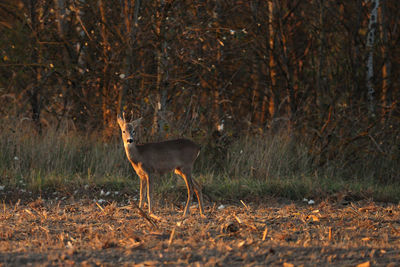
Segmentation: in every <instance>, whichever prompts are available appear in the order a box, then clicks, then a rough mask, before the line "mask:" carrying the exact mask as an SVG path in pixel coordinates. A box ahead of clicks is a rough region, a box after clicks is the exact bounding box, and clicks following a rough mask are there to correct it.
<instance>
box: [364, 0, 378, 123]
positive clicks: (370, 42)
mask: <svg viewBox="0 0 400 267" xmlns="http://www.w3.org/2000/svg"><path fill="white" fill-rule="evenodd" d="M371 3H372V10H371V14H370V17H369V23H368V34H367V45H366V48H367V53H368V58H367V73H366V77H367V96H368V102H369V106H368V107H369V112H370V116H371V117H375V103H374V102H375V99H374V94H375V89H374V44H375V31H376V26H377V18H378V7H379V0H371Z"/></svg>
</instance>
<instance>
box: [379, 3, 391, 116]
mask: <svg viewBox="0 0 400 267" xmlns="http://www.w3.org/2000/svg"><path fill="white" fill-rule="evenodd" d="M386 8H387V2H386V1H382V3H381V7H380V19H381V23H380V28H381V29H380V34H381V40H382V48H381V53H382V58H383V65H382V93H381V105H382V108H381V118H382V119H381V121H382V123H384V122H385V118H386V113H387V110H388V108H389V106H390V103H388V102H389V101H388V97H389V96H388V90H389V87H390V73H391V64H390V60H389V56H388V31H387V25H388V23H387V18H386V14H387V10H386Z"/></svg>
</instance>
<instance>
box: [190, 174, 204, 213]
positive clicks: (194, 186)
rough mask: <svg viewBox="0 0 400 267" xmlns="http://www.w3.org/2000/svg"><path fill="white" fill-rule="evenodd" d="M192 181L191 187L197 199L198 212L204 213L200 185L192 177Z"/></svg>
mask: <svg viewBox="0 0 400 267" xmlns="http://www.w3.org/2000/svg"><path fill="white" fill-rule="evenodd" d="M192 182H193V189H194V193H195V194H196V196H197V200H198V201H199V210H200V214H201V215H203V214H204V207H203V193H202V192H201V186H200V185H199V184H198V183H197V181H196V180H195V179H193V177H192Z"/></svg>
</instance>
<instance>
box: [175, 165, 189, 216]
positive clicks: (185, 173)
mask: <svg viewBox="0 0 400 267" xmlns="http://www.w3.org/2000/svg"><path fill="white" fill-rule="evenodd" d="M175 173H176V174H178V175H179V176H181V177H182V178H183V180H184V181H185V184H186V188H187V191H188V198H187V201H186V205H185V210H184V211H183V217H185V216H186V215H187V213H188V212H189V213H190V210H189V208H190V203H191V201H192V195H193V182H192V178H191V172H190V171H187V170H186V171H185V170H182V169H180V168H176V169H175Z"/></svg>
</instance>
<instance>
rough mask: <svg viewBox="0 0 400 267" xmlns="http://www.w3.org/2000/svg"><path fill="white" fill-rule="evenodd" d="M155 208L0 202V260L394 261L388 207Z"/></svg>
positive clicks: (398, 209)
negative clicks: (150, 214)
mask: <svg viewBox="0 0 400 267" xmlns="http://www.w3.org/2000/svg"><path fill="white" fill-rule="evenodd" d="M154 210H155V215H156V216H157V217H158V219H157V220H155V219H154V218H150V219H146V217H145V216H144V215H141V213H140V211H139V210H138V209H137V208H136V207H135V206H133V205H128V204H123V203H122V202H107V203H102V204H98V203H95V202H93V201H90V200H63V201H55V200H44V199H37V200H35V201H31V202H29V201H28V202H26V203H22V202H19V201H18V202H16V203H8V204H7V203H5V202H3V205H2V207H1V209H0V218H1V219H0V265H4V266H21V265H32V266H39V265H40V266H58V265H62V266H66V265H82V266H124V265H127V266H136V265H137V266H163V265H173V266H188V265H190V266H276V265H277V266H301V265H303V266H326V265H329V266H360V267H361V266H364V267H365V266H399V265H400V205H396V204H382V203H374V202H371V201H361V202H348V203H329V202H328V201H327V202H320V203H315V204H313V205H308V204H307V203H305V202H288V201H277V200H271V201H269V202H268V203H264V204H253V203H244V202H243V203H239V204H236V205H221V204H218V205H213V206H208V207H207V208H206V214H205V216H200V215H199V214H198V208H197V207H196V206H193V207H192V208H191V215H189V216H187V218H182V210H181V209H177V208H176V207H160V205H158V206H157V205H156V206H155V207H154ZM150 221H151V222H152V223H151V222H150Z"/></svg>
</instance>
